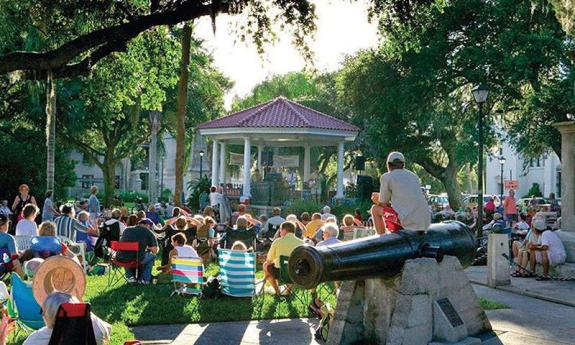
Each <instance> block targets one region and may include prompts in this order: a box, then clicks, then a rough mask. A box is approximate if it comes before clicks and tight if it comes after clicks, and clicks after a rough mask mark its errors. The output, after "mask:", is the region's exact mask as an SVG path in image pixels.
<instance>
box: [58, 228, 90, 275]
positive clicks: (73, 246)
mask: <svg viewBox="0 0 575 345" xmlns="http://www.w3.org/2000/svg"><path fill="white" fill-rule="evenodd" d="M58 238H59V239H60V241H61V242H64V243H66V245H67V246H68V249H69V250H70V251H71V252H72V253H74V254H75V255H76V256H81V257H82V268H83V269H84V272H86V273H88V261H87V260H86V243H83V242H82V243H77V242H74V241H72V240H71V239H69V238H68V237H66V236H58Z"/></svg>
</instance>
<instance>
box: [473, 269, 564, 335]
mask: <svg viewBox="0 0 575 345" xmlns="http://www.w3.org/2000/svg"><path fill="white" fill-rule="evenodd" d="M465 272H466V273H467V276H468V277H469V280H470V281H471V282H472V283H475V284H480V285H487V267H486V266H471V267H469V268H468V269H466V270H465ZM497 289H500V290H504V291H509V292H513V293H517V294H521V295H524V296H529V297H534V298H538V299H542V300H545V301H550V302H555V303H560V304H565V305H568V306H572V307H575V281H553V280H547V281H537V280H535V278H511V285H509V286H498V287H497ZM574 343H575V342H574Z"/></svg>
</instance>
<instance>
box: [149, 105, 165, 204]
mask: <svg viewBox="0 0 575 345" xmlns="http://www.w3.org/2000/svg"><path fill="white" fill-rule="evenodd" d="M161 115H162V114H161V113H160V112H159V111H152V112H150V126H151V135H150V150H149V151H148V152H149V156H150V157H149V161H148V182H149V183H148V186H149V194H148V195H149V197H150V202H151V203H156V202H157V201H158V183H157V182H158V180H157V170H158V169H157V166H158V131H159V130H160V117H161Z"/></svg>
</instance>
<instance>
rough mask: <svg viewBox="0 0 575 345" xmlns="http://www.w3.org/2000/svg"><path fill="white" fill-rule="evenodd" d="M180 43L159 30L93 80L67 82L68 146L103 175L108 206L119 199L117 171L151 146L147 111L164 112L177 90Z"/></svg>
mask: <svg viewBox="0 0 575 345" xmlns="http://www.w3.org/2000/svg"><path fill="white" fill-rule="evenodd" d="M178 48H179V47H178V43H177V40H175V39H174V38H173V36H171V35H170V32H169V31H168V30H167V29H165V28H158V29H156V30H153V31H149V32H147V33H146V34H145V35H142V36H140V37H138V38H137V39H136V40H134V41H132V43H131V44H130V47H129V48H128V51H127V52H126V53H125V54H118V55H115V56H110V57H108V58H107V59H106V60H105V61H103V62H102V63H101V64H99V65H98V66H97V67H96V68H95V69H94V72H93V74H92V76H91V77H89V78H80V79H73V80H70V81H67V82H66V83H65V86H64V87H63V88H62V89H63V90H65V91H66V92H65V93H63V94H62V95H61V97H60V99H61V100H60V109H62V121H61V125H60V126H59V127H58V128H59V129H60V133H61V135H62V137H63V139H64V140H66V141H67V142H68V143H70V144H71V145H72V146H73V147H76V148H77V149H79V150H80V151H81V152H82V153H83V154H85V155H86V156H87V157H89V159H90V160H91V161H92V162H93V163H94V164H96V165H97V166H98V167H99V168H100V169H102V172H103V175H104V203H105V204H106V205H110V203H111V200H112V197H113V193H114V181H115V168H116V165H117V164H118V163H119V162H120V161H121V160H122V159H123V158H125V157H128V156H130V155H131V154H133V153H134V152H135V151H136V150H137V149H138V146H139V145H141V144H143V143H145V142H147V141H148V140H149V132H150V131H149V124H148V121H147V118H148V116H147V111H161V110H162V106H163V103H164V102H165V101H166V90H168V89H170V88H171V87H174V86H175V84H176V80H177V76H176V72H175V70H176V68H175V67H176V66H177V51H178Z"/></svg>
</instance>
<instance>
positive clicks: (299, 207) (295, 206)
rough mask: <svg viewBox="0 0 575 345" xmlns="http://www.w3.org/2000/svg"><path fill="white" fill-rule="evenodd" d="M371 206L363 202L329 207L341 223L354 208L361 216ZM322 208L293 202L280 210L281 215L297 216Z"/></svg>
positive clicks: (369, 202) (300, 201)
mask: <svg viewBox="0 0 575 345" xmlns="http://www.w3.org/2000/svg"><path fill="white" fill-rule="evenodd" d="M371 205H372V204H371V201H364V202H352V203H349V204H338V205H330V207H331V213H332V214H333V215H335V216H336V217H337V219H338V221H341V220H342V218H343V216H345V215H346V214H352V215H353V213H354V211H355V209H356V208H358V209H359V210H360V211H361V212H362V215H364V216H366V215H368V213H369V210H370V208H371ZM324 206H325V204H322V203H317V202H315V201H313V200H295V201H294V202H293V203H292V204H291V205H290V206H288V207H285V208H284V209H283V210H282V214H285V215H288V214H295V215H297V216H299V215H300V214H302V213H303V212H308V213H309V214H310V215H311V214H312V213H316V212H320V211H321V209H322V208H323V207H324ZM366 219H367V217H366Z"/></svg>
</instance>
